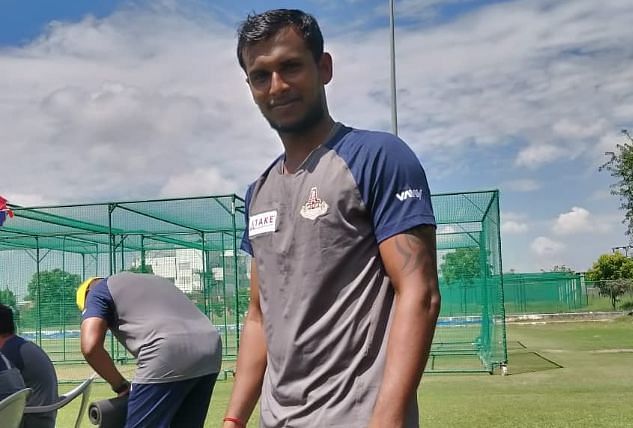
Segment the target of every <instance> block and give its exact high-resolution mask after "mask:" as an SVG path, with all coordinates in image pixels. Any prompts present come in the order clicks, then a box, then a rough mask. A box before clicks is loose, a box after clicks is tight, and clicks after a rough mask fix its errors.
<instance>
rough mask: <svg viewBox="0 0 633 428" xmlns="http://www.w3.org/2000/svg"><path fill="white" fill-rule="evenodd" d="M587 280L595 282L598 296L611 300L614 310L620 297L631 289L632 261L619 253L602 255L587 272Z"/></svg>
mask: <svg viewBox="0 0 633 428" xmlns="http://www.w3.org/2000/svg"><path fill="white" fill-rule="evenodd" d="M587 279H588V280H589V281H595V282H596V286H597V287H598V289H599V290H600V294H602V295H603V296H608V297H609V298H610V299H611V305H612V306H613V309H614V310H615V309H616V304H617V302H618V301H619V299H620V296H622V295H624V294H625V293H626V292H627V291H629V290H631V289H632V287H633V285H632V284H633V260H631V259H629V258H628V257H626V256H624V255H623V254H621V253H613V254H603V255H601V256H600V257H599V258H598V260H597V261H596V262H595V263H594V264H593V266H592V267H591V269H590V270H588V271H587Z"/></svg>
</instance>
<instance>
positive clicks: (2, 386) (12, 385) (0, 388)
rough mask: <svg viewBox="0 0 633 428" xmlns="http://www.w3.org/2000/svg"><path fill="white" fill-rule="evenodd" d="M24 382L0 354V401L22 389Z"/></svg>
mask: <svg viewBox="0 0 633 428" xmlns="http://www.w3.org/2000/svg"><path fill="white" fill-rule="evenodd" d="M24 388H25V386H24V380H22V375H21V374H20V371H19V370H18V369H16V368H15V367H13V366H12V365H11V362H10V361H9V360H8V359H7V357H5V356H4V355H2V352H0V400H4V399H5V398H7V397H8V396H9V395H11V394H14V393H16V392H18V391H19V390H21V389H24Z"/></svg>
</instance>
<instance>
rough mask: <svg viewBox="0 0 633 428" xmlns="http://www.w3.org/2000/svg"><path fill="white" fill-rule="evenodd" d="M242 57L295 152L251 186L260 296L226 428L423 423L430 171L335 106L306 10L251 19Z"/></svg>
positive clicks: (250, 234) (433, 288)
mask: <svg viewBox="0 0 633 428" xmlns="http://www.w3.org/2000/svg"><path fill="white" fill-rule="evenodd" d="M237 56H238V60H239V63H240V66H241V67H242V69H243V70H244V72H245V73H246V79H247V83H248V86H249V89H250V91H251V95H252V97H253V100H254V101H255V103H256V104H257V106H258V107H259V109H260V111H261V113H262V115H263V116H264V118H265V119H266V120H267V121H268V123H269V124H270V126H271V127H272V128H273V129H275V130H276V131H277V132H278V134H279V137H280V139H281V142H282V143H283V146H284V149H285V150H284V153H283V155H282V156H280V157H279V158H277V159H276V160H275V161H274V162H273V163H272V164H271V165H270V166H269V167H268V168H267V169H266V171H264V173H263V174H262V175H261V176H260V177H259V178H258V179H257V180H256V181H255V182H254V183H253V184H252V185H251V186H250V187H249V188H248V191H247V194H246V224H247V230H246V232H245V234H244V238H243V241H242V249H244V250H245V251H247V252H248V253H250V254H251V255H252V256H253V260H252V269H251V300H250V305H249V309H248V315H247V318H246V321H245V324H244V330H243V334H242V341H241V345H240V352H239V355H238V360H237V371H236V380H235V384H234V387H233V392H232V395H231V399H230V402H229V405H228V408H227V411H226V414H225V418H224V428H235V427H243V426H245V424H246V422H247V420H248V418H249V417H250V415H251V413H252V411H253V408H254V406H255V404H256V402H257V399H258V398H260V426H262V427H264V428H273V427H274V428H277V427H279V428H281V427H300V428H310V427H319V428H321V427H346V428H356V427H359V428H360V427H363V428H366V427H372V428H378V427H380V428H385V427H389V428H397V427H417V426H418V425H419V416H418V407H417V400H416V390H417V386H418V384H419V381H420V378H421V376H422V372H423V370H424V366H425V364H426V360H427V356H428V353H429V349H430V346H431V342H432V339H433V333H434V329H435V322H436V320H437V316H438V313H439V308H440V295H439V291H438V281H437V266H436V248H435V218H434V215H433V209H432V206H431V198H430V194H429V189H428V185H427V180H426V176H425V173H424V170H423V169H422V166H421V165H420V162H419V160H418V159H417V157H416V155H415V154H414V153H413V152H412V151H411V149H410V148H409V147H408V146H407V145H406V144H405V143H404V142H402V141H401V140H400V139H398V138H397V137H395V136H393V135H391V134H387V133H383V132H372V131H364V130H358V129H353V128H350V127H347V126H345V125H342V124H340V123H336V122H335V121H334V120H333V119H332V118H331V117H330V115H329V113H328V108H327V103H326V96H325V85H326V84H327V83H329V82H330V80H331V78H332V57H331V56H330V55H329V54H328V53H326V52H324V51H323V38H322V36H321V32H320V30H319V27H318V24H317V22H316V21H315V20H314V18H313V17H312V16H310V15H307V14H305V13H303V12H301V11H298V10H272V11H268V12H265V13H262V14H259V15H251V16H249V17H248V18H247V19H246V21H244V22H243V23H242V25H241V27H240V30H239V39H238V47H237Z"/></svg>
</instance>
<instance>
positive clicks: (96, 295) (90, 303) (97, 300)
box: [81, 279, 115, 327]
mask: <svg viewBox="0 0 633 428" xmlns="http://www.w3.org/2000/svg"><path fill="white" fill-rule="evenodd" d="M92 317H97V318H102V319H104V320H106V322H107V323H108V326H109V327H111V326H112V325H114V319H115V316H114V301H113V300H112V295H111V294H110V290H108V283H107V279H102V280H100V281H98V282H97V283H96V284H94V285H92V286H91V287H90V291H88V296H87V297H86V308H85V309H84V311H83V313H82V314H81V319H82V320H85V319H86V318H92Z"/></svg>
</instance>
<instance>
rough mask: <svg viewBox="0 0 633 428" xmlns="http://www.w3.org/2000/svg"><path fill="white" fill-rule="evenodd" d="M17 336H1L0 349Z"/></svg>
mask: <svg viewBox="0 0 633 428" xmlns="http://www.w3.org/2000/svg"><path fill="white" fill-rule="evenodd" d="M13 336H15V334H0V348H2V347H3V346H4V344H5V343H6V342H7V340H9V339H11V338H12V337H13Z"/></svg>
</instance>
